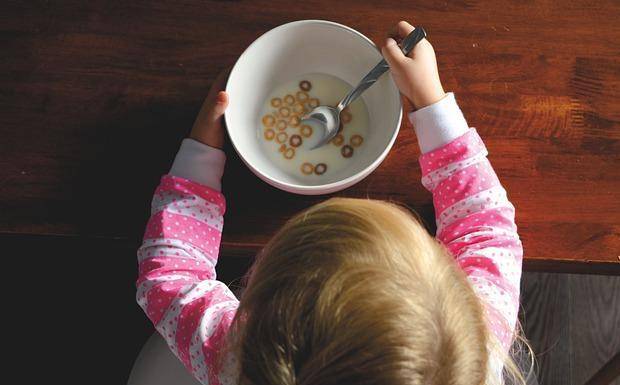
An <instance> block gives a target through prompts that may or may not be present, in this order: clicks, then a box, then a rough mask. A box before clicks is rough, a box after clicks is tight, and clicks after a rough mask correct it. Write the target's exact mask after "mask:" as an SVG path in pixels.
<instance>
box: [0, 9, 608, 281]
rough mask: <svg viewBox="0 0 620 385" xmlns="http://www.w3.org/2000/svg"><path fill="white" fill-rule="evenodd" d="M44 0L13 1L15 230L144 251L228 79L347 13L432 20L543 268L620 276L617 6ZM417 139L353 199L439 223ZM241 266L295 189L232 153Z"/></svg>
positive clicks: (10, 95) (7, 131)
mask: <svg viewBox="0 0 620 385" xmlns="http://www.w3.org/2000/svg"><path fill="white" fill-rule="evenodd" d="M330 4H331V2H329V1H312V0H308V1H303V2H291V1H286V2H285V1H270V2H260V1H230V2H228V1H182V2H180V1H144V2H142V1H128V2H116V1H89V2H84V1H63V2H53V1H41V2H4V3H3V4H2V5H1V6H0V42H1V43H0V44H1V48H2V56H1V58H0V134H1V136H0V154H1V155H0V235H4V236H5V237H6V236H9V234H12V236H13V237H14V236H16V235H17V236H23V237H26V238H27V237H28V236H32V235H50V236H63V237H66V236H72V237H81V238H91V237H96V238H103V239H115V240H117V241H118V240H127V242H136V240H137V239H139V237H140V236H141V233H142V230H143V226H144V224H145V221H146V219H147V213H148V207H149V201H150V198H151V193H152V192H153V190H154V188H155V186H156V184H157V181H158V178H159V176H160V175H161V174H163V173H165V172H166V171H167V169H168V167H169V165H170V162H171V160H172V159H173V157H174V154H175V152H176V149H177V147H178V145H179V143H180V141H181V139H182V138H183V137H184V136H185V135H186V133H187V132H188V130H189V128H190V126H191V124H192V122H193V119H194V117H195V115H196V113H197V111H198V108H199V106H200V104H201V102H202V99H203V98H204V96H205V95H206V92H207V90H208V88H209V85H210V84H211V82H212V80H213V79H214V77H215V75H216V74H217V73H218V72H219V71H220V70H221V69H222V68H224V67H226V66H228V65H231V64H232V63H234V61H235V59H236V58H237V56H238V55H239V54H240V53H241V52H242V51H243V50H244V49H245V47H247V46H248V45H249V44H250V43H251V42H252V41H253V40H254V39H256V38H257V37H258V36H259V35H260V34H262V33H264V32H265V31H267V30H269V29H271V28H273V27H275V26H277V25H280V24H282V23H285V22H288V21H292V20H298V19H329V20H333V21H337V22H340V23H343V24H346V25H349V26H351V27H353V28H355V29H357V30H359V31H360V32H362V33H364V34H365V35H367V36H369V37H370V38H372V39H373V40H375V41H379V40H380V39H382V38H383V36H384V32H385V31H386V29H387V28H389V27H390V26H391V25H392V24H394V23H395V22H397V21H398V20H400V19H407V20H410V21H412V22H414V23H419V24H422V25H424V26H425V27H426V28H427V30H428V32H429V38H430V40H431V41H432V42H433V44H434V46H435V47H436V50H437V54H438V59H439V67H440V73H441V75H442V79H443V82H444V86H445V88H446V89H447V90H451V91H454V92H455V93H456V95H457V98H458V100H459V102H460V105H461V107H462V109H463V111H464V112H465V115H466V117H467V118H468V121H469V123H470V125H472V126H475V127H477V128H478V130H479V132H480V133H481V135H482V136H483V138H484V139H485V141H486V143H487V146H488V148H489V151H490V159H491V161H492V163H493V164H494V166H495V168H496V170H497V173H498V174H499V176H500V178H501V179H502V181H503V183H504V184H505V186H506V189H507V190H508V192H509V194H510V198H511V199H512V201H513V202H514V204H515V206H516V207H517V222H518V225H519V228H520V234H521V236H522V239H523V242H524V245H525V257H526V268H528V269H543V270H550V271H578V272H600V273H611V274H619V273H620V263H619V262H620V260H619V258H620V102H619V100H620V43H619V42H620V26H619V25H620V23H619V21H620V3H619V2H617V1H562V2H549V1H545V2H542V1H541V2H512V1H504V0H502V1H488V2H481V1H469V0H464V1H456V2H447V1H446V2H438V1H433V2H430V1H428V2H406V3H403V2H402V1H381V2H377V1H373V2H359V1H352V0H344V1H340V2H339V5H338V7H335V6H333V5H330ZM418 155H419V152H418V149H417V144H416V140H415V136H414V133H413V130H412V128H411V126H410V124H409V123H408V122H405V123H403V127H402V129H401V134H400V136H399V138H398V141H397V142H396V145H395V146H394V148H393V150H392V152H391V153H390V155H389V156H388V158H387V159H386V160H385V161H384V162H383V164H382V165H381V166H380V167H379V168H378V169H377V170H376V171H375V172H374V173H373V174H372V175H371V176H369V177H368V178H366V179H365V180H364V181H363V182H361V183H359V184H357V185H356V186H354V187H352V188H350V189H348V190H345V191H343V192H341V193H338V194H336V195H341V196H355V197H372V198H381V199H393V200H397V201H401V202H404V203H406V204H407V205H409V206H410V207H412V208H415V209H416V210H418V211H419V212H420V213H421V214H422V215H423V216H424V217H425V218H426V219H427V220H428V221H431V222H432V215H433V210H432V205H431V197H430V194H429V193H427V192H426V191H425V190H424V189H423V188H422V186H421V185H420V183H419V178H420V169H419V167H418V164H417V157H418ZM224 183H225V192H226V196H227V199H228V212H227V214H226V225H225V233H224V240H223V252H224V253H225V254H234V255H244V256H248V255H251V254H253V253H254V252H255V251H256V250H257V249H258V248H260V247H261V245H263V244H264V243H265V242H266V241H267V240H268V239H269V237H270V236H271V234H272V233H273V232H274V231H275V230H276V229H277V228H278V226H280V225H281V224H282V223H283V221H284V220H285V219H286V218H287V217H289V216H290V215H291V214H292V213H294V212H296V211H298V210H300V209H302V208H305V207H308V206H309V205H311V204H313V203H315V202H318V201H320V200H322V199H325V197H305V196H295V195H290V194H287V193H284V192H281V191H278V190H275V189H274V188H272V187H270V186H268V185H266V184H265V183H263V182H261V181H260V180H259V179H258V178H256V177H255V176H254V175H253V174H251V173H250V172H249V171H248V170H247V169H246V168H245V167H244V166H243V165H242V164H241V162H240V161H239V159H238V158H237V156H236V155H235V154H234V153H233V152H232V151H230V152H229V161H228V164H227V170H226V174H225V180H224Z"/></svg>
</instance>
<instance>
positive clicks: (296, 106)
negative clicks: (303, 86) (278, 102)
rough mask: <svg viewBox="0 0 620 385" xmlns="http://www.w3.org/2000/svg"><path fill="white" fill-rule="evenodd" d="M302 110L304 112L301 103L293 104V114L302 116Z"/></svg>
mask: <svg viewBox="0 0 620 385" xmlns="http://www.w3.org/2000/svg"><path fill="white" fill-rule="evenodd" d="M304 110H305V108H304V105H303V104H301V103H295V104H294V105H293V112H294V113H296V114H302V113H303V112H304Z"/></svg>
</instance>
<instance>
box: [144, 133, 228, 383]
mask: <svg viewBox="0 0 620 385" xmlns="http://www.w3.org/2000/svg"><path fill="white" fill-rule="evenodd" d="M192 159H193V160H194V162H189V160H192ZM224 161H225V156H224V154H223V153H222V152H221V151H220V150H217V149H213V148H211V147H208V146H205V145H203V144H200V143H198V142H195V141H191V140H188V139H186V140H185V141H184V143H183V145H182V146H181V150H180V151H179V154H178V155H177V158H176V160H175V163H174V165H173V167H172V170H171V174H175V175H170V174H169V175H165V176H164V177H162V179H161V183H160V185H159V187H158V188H157V190H156V191H155V195H154V197H153V202H152V207H151V210H152V212H151V218H150V219H149V221H148V224H147V227H146V232H145V234H144V240H143V244H142V246H141V247H140V249H139V250H138V263H139V277H138V281H137V288H138V290H137V294H136V298H137V301H138V303H139V305H140V306H141V307H142V309H143V310H144V311H145V312H146V314H147V316H148V317H149V319H150V320H151V321H152V322H153V324H154V325H155V327H156V329H157V331H158V332H159V333H160V334H161V335H162V336H163V337H164V338H165V340H166V342H167V343H168V345H169V346H170V349H171V350H172V352H173V353H174V354H175V355H176V356H177V357H178V358H179V359H180V360H181V361H182V362H183V364H184V365H185V366H186V367H187V369H188V370H189V371H190V372H191V373H192V374H193V375H194V377H196V378H197V379H198V380H199V381H200V382H202V383H204V384H207V383H209V384H232V383H234V381H235V375H234V373H231V372H230V370H229V369H227V368H232V367H234V365H233V364H232V363H231V362H228V361H233V360H234V358H233V357H224V358H222V357H220V356H219V354H220V352H222V351H223V349H222V347H223V344H224V343H225V337H226V335H227V333H228V330H229V327H230V324H231V321H232V319H233V317H234V315H235V312H236V310H237V307H238V300H237V299H236V298H235V296H234V294H233V293H232V292H231V291H230V290H229V289H228V287H227V286H226V285H225V284H224V283H222V282H220V281H217V280H216V274H215V265H216V263H217V258H218V251H219V246H220V238H221V233H222V226H223V215H224V210H225V200H224V196H223V195H222V194H221V193H220V192H219V191H218V190H219V177H221V174H222V170H223V166H224ZM200 170H202V171H200ZM192 173H194V174H195V173H202V174H204V175H201V176H199V174H197V175H193V176H194V179H200V182H202V183H205V184H202V183H197V182H195V181H192V180H189V179H186V178H184V177H183V176H191V175H192ZM218 175H219V176H218ZM207 183H208V184H211V185H212V186H208V185H206V184H207ZM213 184H215V186H213ZM227 362H228V365H227V364H226V363H227Z"/></svg>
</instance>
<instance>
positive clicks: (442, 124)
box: [409, 92, 469, 154]
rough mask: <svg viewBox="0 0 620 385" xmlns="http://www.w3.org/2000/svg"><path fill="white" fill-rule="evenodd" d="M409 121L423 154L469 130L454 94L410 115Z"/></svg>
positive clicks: (447, 95) (449, 94)
mask: <svg viewBox="0 0 620 385" xmlns="http://www.w3.org/2000/svg"><path fill="white" fill-rule="evenodd" d="M409 121H411V124H413V127H414V128H415V132H416V135H417V137H418V144H419V145H420V151H422V153H423V154H425V153H427V152H430V151H432V150H434V149H436V148H439V147H441V146H443V145H446V144H448V143H450V142H451V141H453V140H454V139H456V138H458V137H459V136H461V135H463V134H465V133H466V132H467V131H468V130H469V127H468V126H467V121H465V117H464V116H463V113H462V112H461V109H460V108H459V106H458V105H457V104H456V100H455V99H454V93H452V92H449V93H448V94H446V96H445V97H444V98H443V99H441V100H440V101H438V102H436V103H433V104H431V105H430V106H426V107H424V108H421V109H419V110H417V111H414V112H411V113H409Z"/></svg>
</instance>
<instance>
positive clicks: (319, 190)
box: [224, 19, 403, 195]
mask: <svg viewBox="0 0 620 385" xmlns="http://www.w3.org/2000/svg"><path fill="white" fill-rule="evenodd" d="M302 24H327V25H330V26H334V27H338V28H341V29H344V30H346V31H349V32H351V33H353V34H354V35H356V36H358V37H360V38H362V40H364V41H365V42H366V43H368V44H369V45H370V47H371V48H374V49H375V50H377V52H380V51H379V48H378V47H377V45H376V44H375V43H374V42H373V41H372V40H370V39H369V38H368V37H366V36H365V35H364V34H362V33H361V32H359V31H357V30H355V29H353V28H351V27H348V26H346V25H344V24H340V23H336V22H334V21H329V20H320V19H304V20H295V21H291V22H288V23H284V24H281V25H279V26H277V27H274V28H272V29H270V30H268V31H266V32H264V33H263V34H261V35H260V36H259V37H257V38H256V39H255V40H254V41H253V42H252V43H251V44H250V45H249V46H248V47H247V48H246V49H245V50H244V51H243V53H241V55H239V57H238V58H237V61H235V64H234V66H233V68H232V69H231V70H230V74H229V75H228V78H227V79H226V87H225V89H226V90H228V85H229V83H230V79H231V78H232V76H233V74H234V73H235V70H238V64H239V62H240V60H241V58H242V57H243V56H245V55H247V54H248V51H249V50H250V49H251V48H252V47H253V46H254V45H255V44H257V42H258V41H259V40H260V39H262V38H263V37H265V36H266V35H268V34H270V33H272V32H276V31H278V30H282V29H287V28H291V27H296V26H298V25H302ZM380 55H381V54H380ZM396 90H397V92H398V93H399V95H398V96H399V99H400V91H398V88H396ZM402 119H403V105H402V101H401V104H400V108H399V111H398V121H397V123H396V129H395V130H394V133H393V134H392V137H391V138H390V141H389V142H388V145H387V146H386V147H385V149H384V150H383V152H382V153H381V154H379V156H378V157H377V158H376V159H375V160H373V161H372V163H370V164H369V165H368V166H366V167H364V168H363V169H362V170H361V171H359V172H357V173H355V174H353V175H351V176H349V177H346V178H344V179H341V180H339V181H336V182H330V183H325V184H320V185H312V186H308V185H302V184H296V183H288V182H283V181H281V180H279V179H278V178H275V177H273V176H270V175H268V174H266V173H264V172H263V171H261V170H258V169H257V168H255V167H254V166H252V165H251V164H250V162H248V161H247V160H246V159H245V157H244V156H243V154H242V153H241V151H239V148H237V145H236V143H235V141H234V140H233V138H232V135H230V129H229V128H228V127H229V122H228V114H226V113H224V121H225V122H226V132H227V134H228V138H229V139H230V142H231V143H232V145H233V148H234V149H235V152H236V153H237V154H238V155H239V158H240V159H241V160H242V161H243V163H244V164H245V165H246V166H247V167H248V168H249V169H250V170H252V172H253V173H254V174H255V175H256V176H258V177H259V179H261V180H263V181H264V182H266V183H267V184H269V185H271V186H274V187H276V188H279V189H281V190H284V191H287V192H291V193H296V194H302V195H320V194H329V193H333V192H336V191H340V190H343V189H345V188H347V187H350V186H352V185H354V184H356V183H358V182H360V181H362V180H363V179H364V178H366V177H367V176H368V175H370V173H372V172H373V171H374V170H375V169H376V168H377V167H379V165H380V164H381V163H382V162H383V160H384V159H385V158H386V157H387V155H388V153H389V152H390V150H391V149H392V147H393V146H394V142H395V141H396V137H397V136H398V133H399V132H400V126H401V124H402Z"/></svg>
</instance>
